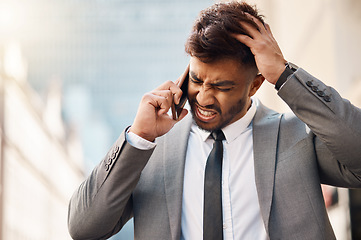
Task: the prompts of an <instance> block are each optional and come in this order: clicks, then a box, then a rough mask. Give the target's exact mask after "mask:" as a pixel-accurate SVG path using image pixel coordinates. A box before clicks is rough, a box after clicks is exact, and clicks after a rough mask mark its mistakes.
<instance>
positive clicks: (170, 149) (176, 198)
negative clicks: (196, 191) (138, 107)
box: [163, 114, 192, 239]
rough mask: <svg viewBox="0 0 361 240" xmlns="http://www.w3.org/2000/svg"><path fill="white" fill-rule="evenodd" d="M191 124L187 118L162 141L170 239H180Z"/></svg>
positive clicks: (190, 119)
mask: <svg viewBox="0 0 361 240" xmlns="http://www.w3.org/2000/svg"><path fill="white" fill-rule="evenodd" d="M189 115H190V114H189ZM191 123H192V117H190V116H187V117H186V118H185V119H183V120H182V122H180V123H177V124H176V125H175V126H174V127H173V129H172V130H171V131H170V132H169V133H168V134H167V135H166V136H165V139H164V141H165V147H164V152H163V154H164V158H163V161H164V176H165V178H164V184H165V192H166V199H167V208H168V214H169V222H170V228H171V233H172V239H179V238H180V231H181V227H180V226H181V214H182V199H183V179H184V165H185V157H186V151H187V144H188V137H189V133H190V127H191Z"/></svg>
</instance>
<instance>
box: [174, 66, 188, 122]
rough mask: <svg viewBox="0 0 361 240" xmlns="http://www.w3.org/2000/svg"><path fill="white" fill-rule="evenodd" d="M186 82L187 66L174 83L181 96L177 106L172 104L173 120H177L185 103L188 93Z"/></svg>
mask: <svg viewBox="0 0 361 240" xmlns="http://www.w3.org/2000/svg"><path fill="white" fill-rule="evenodd" d="M188 82H189V64H188V66H187V68H186V70H185V71H184V73H183V74H182V76H180V78H178V80H177V81H176V83H177V85H178V87H179V88H180V89H181V90H182V92H183V94H182V96H181V99H180V101H179V103H178V104H175V103H174V102H173V104H172V117H173V119H174V120H178V119H179V116H180V114H181V113H182V110H183V107H184V105H185V104H186V101H187V92H188Z"/></svg>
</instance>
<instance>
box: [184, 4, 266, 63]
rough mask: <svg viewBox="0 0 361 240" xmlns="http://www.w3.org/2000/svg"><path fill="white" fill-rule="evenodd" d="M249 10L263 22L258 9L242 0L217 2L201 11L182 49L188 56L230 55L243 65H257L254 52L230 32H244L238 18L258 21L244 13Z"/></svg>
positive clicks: (215, 57)
mask: <svg viewBox="0 0 361 240" xmlns="http://www.w3.org/2000/svg"><path fill="white" fill-rule="evenodd" d="M246 13H248V14H250V15H252V16H254V17H256V18H257V19H259V20H260V21H261V22H262V23H263V18H262V16H261V15H259V14H258V12H257V9H256V8H255V7H252V6H250V5H248V4H247V3H245V2H238V1H231V2H223V3H216V4H214V5H212V6H210V7H209V8H207V9H205V10H203V11H201V12H200V15H199V17H198V18H197V19H196V21H195V23H194V25H193V29H192V31H191V34H190V36H189V38H188V39H187V41H186V44H185V51H186V52H187V53H188V54H189V55H190V56H191V57H196V58H198V59H200V60H201V61H202V62H205V63H209V62H213V61H216V60H219V59H221V58H232V59H234V60H237V61H239V62H240V63H241V64H242V65H246V66H247V67H250V68H256V63H255V60H254V56H253V54H252V52H251V50H250V49H249V47H247V46H246V45H244V44H243V43H240V42H239V41H238V40H236V39H235V38H234V37H233V36H232V35H231V34H245V35H248V33H247V31H246V30H245V29H244V28H243V27H242V25H240V24H239V23H240V22H247V23H250V24H251V25H253V26H254V27H255V28H257V25H256V24H255V23H254V22H253V21H252V20H251V19H250V18H249V17H247V14H246Z"/></svg>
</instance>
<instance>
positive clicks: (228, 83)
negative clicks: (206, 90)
mask: <svg viewBox="0 0 361 240" xmlns="http://www.w3.org/2000/svg"><path fill="white" fill-rule="evenodd" d="M189 75H190V77H191V78H193V79H194V80H196V81H200V82H203V80H201V79H199V78H198V77H197V75H196V74H195V73H194V72H192V71H190V72H189ZM210 85H212V86H216V87H222V86H235V85H236V83H235V82H234V81H232V80H216V82H215V83H211V84H210Z"/></svg>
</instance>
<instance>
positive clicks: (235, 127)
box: [192, 99, 257, 143]
mask: <svg viewBox="0 0 361 240" xmlns="http://www.w3.org/2000/svg"><path fill="white" fill-rule="evenodd" d="M256 110H257V106H256V101H254V99H252V103H251V107H250V108H249V109H248V111H247V113H246V114H245V115H244V116H243V117H242V118H240V119H238V120H237V121H235V122H234V123H232V124H229V125H227V126H226V127H224V128H222V131H223V133H224V136H225V137H226V140H227V143H230V142H232V141H233V140H235V139H236V138H237V137H238V136H239V135H241V134H242V133H243V132H244V131H246V130H247V129H248V128H249V127H250V126H251V122H252V119H253V117H254V115H255V114H256ZM192 131H194V132H196V133H198V134H199V135H200V136H201V139H202V140H203V141H206V140H207V139H208V137H209V135H210V134H211V133H210V132H209V131H206V130H203V129H201V128H199V127H198V126H197V125H196V124H195V122H194V121H193V124H192Z"/></svg>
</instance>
